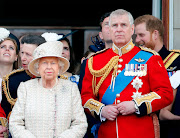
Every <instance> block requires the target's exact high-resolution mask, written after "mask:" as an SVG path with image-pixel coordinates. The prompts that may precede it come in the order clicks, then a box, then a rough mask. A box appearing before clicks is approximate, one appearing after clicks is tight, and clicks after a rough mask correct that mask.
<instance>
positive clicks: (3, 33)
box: [0, 28, 10, 41]
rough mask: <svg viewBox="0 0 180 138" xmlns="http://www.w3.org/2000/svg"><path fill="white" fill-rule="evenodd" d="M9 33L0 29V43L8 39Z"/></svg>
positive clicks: (4, 29)
mask: <svg viewBox="0 0 180 138" xmlns="http://www.w3.org/2000/svg"><path fill="white" fill-rule="evenodd" d="M9 35H10V31H9V30H7V29H6V28H0V41H3V40H4V39H5V38H7V37H9Z"/></svg>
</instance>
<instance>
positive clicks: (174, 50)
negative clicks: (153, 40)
mask: <svg viewBox="0 0 180 138" xmlns="http://www.w3.org/2000/svg"><path fill="white" fill-rule="evenodd" d="M170 51H171V52H176V53H180V50H179V49H173V50H170Z"/></svg>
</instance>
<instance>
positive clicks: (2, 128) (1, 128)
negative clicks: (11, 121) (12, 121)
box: [0, 125, 8, 138]
mask: <svg viewBox="0 0 180 138" xmlns="http://www.w3.org/2000/svg"><path fill="white" fill-rule="evenodd" d="M3 132H7V134H8V129H7V128H6V127H3V126H1V125H0V138H4V134H3Z"/></svg>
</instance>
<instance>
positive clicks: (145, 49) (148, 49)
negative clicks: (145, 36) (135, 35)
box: [139, 46, 159, 55]
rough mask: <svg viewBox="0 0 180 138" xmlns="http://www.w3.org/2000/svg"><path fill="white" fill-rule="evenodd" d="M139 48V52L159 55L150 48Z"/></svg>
mask: <svg viewBox="0 0 180 138" xmlns="http://www.w3.org/2000/svg"><path fill="white" fill-rule="evenodd" d="M139 48H140V49H141V50H143V51H147V52H150V53H152V54H154V55H159V54H158V53H157V52H156V51H154V50H152V49H151V48H147V47H144V46H140V47H139Z"/></svg>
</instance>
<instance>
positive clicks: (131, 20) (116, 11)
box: [109, 9, 134, 26]
mask: <svg viewBox="0 0 180 138" xmlns="http://www.w3.org/2000/svg"><path fill="white" fill-rule="evenodd" d="M120 15H128V17H129V22H130V25H133V24H134V18H133V16H132V14H131V13H130V12H128V11H126V10H124V9H117V10H115V11H113V12H112V13H111V14H110V17H109V26H110V25H111V18H112V17H113V16H120Z"/></svg>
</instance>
